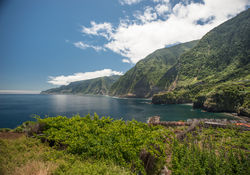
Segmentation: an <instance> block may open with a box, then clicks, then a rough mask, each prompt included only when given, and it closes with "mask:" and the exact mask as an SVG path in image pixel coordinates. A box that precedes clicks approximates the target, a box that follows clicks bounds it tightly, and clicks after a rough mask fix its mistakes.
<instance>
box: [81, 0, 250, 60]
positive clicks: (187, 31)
mask: <svg viewBox="0 0 250 175" xmlns="http://www.w3.org/2000/svg"><path fill="white" fill-rule="evenodd" d="M153 1H154V2H155V5H154V6H152V7H146V8H144V11H143V12H140V13H138V12H137V13H135V14H134V17H135V18H136V19H135V20H128V19H125V20H121V21H120V24H119V25H118V26H117V27H113V26H112V25H111V24H109V23H102V24H96V23H94V22H92V23H91V24H92V27H91V28H86V27H85V33H86V34H87V33H89V34H91V35H99V36H104V37H105V38H106V39H107V42H106V43H105V44H104V46H103V47H106V48H108V49H110V50H112V51H113V52H115V53H118V54H120V55H122V56H124V57H127V58H128V59H129V61H130V62H131V63H137V62H138V61H139V60H141V59H143V58H144V57H146V56H147V55H148V54H150V53H152V52H153V51H155V50H156V49H159V48H163V47H165V46H166V45H171V44H174V43H180V42H181V43H183V42H188V41H191V40H196V39H200V38H201V37H202V36H204V35H205V34H206V33H207V32H208V31H210V30H211V29H213V28H214V27H216V26H218V25H219V24H221V23H223V22H224V21H226V20H228V19H229V18H231V17H233V16H235V15H237V14H238V13H239V12H241V11H243V10H245V8H246V5H250V1H249V0H204V2H203V3H195V2H190V1H189V3H187V1H186V0H183V1H182V2H180V3H178V4H176V5H175V6H173V7H171V5H170V4H169V0H153ZM166 12H167V15H166ZM156 13H157V15H156ZM157 16H158V18H157ZM159 17H160V18H159ZM209 19H210V20H209ZM197 21H209V22H208V23H205V24H204V25H200V24H198V23H197ZM103 24H106V25H107V24H109V25H107V26H109V27H100V28H102V29H103V30H102V31H101V30H99V29H98V30H95V28H98V27H96V26H99V25H100V26H103ZM106 25H105V26H106ZM88 29H89V30H88ZM86 31H88V32H86ZM90 31H93V32H90Z"/></svg>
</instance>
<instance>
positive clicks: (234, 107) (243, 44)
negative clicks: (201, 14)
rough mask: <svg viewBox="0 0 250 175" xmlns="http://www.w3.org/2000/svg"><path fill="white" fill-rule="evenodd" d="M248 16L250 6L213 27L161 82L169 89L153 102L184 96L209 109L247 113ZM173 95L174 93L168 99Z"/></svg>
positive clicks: (248, 74)
mask: <svg viewBox="0 0 250 175" xmlns="http://www.w3.org/2000/svg"><path fill="white" fill-rule="evenodd" d="M249 19H250V9H248V10H246V11H245V12H242V13H240V14H239V15H238V16H236V17H234V18H232V19H230V20H228V21H226V22H225V23H223V24H221V25H219V26H218V27H216V28H214V29H213V30H211V31H210V32H208V33H207V34H206V35H205V36H204V37H203V38H202V39H201V40H200V41H199V42H198V44H197V45H196V46H195V47H194V48H192V49H191V50H190V51H188V52H185V53H184V54H183V55H181V56H180V58H179V60H178V62H177V63H176V64H175V65H174V66H173V67H171V68H170V69H169V70H168V71H167V72H166V73H165V75H164V76H163V77H162V78H161V80H160V81H159V86H160V87H165V88H166V89H168V92H166V93H161V94H157V95H154V97H153V100H152V102H153V103H166V104H168V103H172V102H173V101H174V102H176V103H179V100H178V99H184V101H185V100H187V101H188V100H190V101H194V102H195V107H202V108H203V109H206V110H208V111H214V112H221V111H227V112H239V111H242V112H241V113H242V114H246V113H248V111H249V98H247V97H249V95H247V94H249V92H250V89H249V80H250V20H249ZM229 87H232V89H230V88H229ZM235 87H237V88H238V89H241V90H237V88H236V89H234V88H235ZM227 88H229V89H227ZM171 94H175V95H174V96H173V95H172V97H171V98H169V97H170V96H171ZM242 96H244V97H242Z"/></svg>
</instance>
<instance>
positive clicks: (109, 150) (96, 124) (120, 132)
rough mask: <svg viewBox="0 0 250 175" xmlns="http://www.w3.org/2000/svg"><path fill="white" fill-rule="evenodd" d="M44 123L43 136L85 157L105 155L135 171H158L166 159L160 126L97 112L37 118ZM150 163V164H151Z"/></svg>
mask: <svg viewBox="0 0 250 175" xmlns="http://www.w3.org/2000/svg"><path fill="white" fill-rule="evenodd" d="M38 121H39V123H40V124H41V125H43V126H44V128H43V134H44V135H43V136H41V138H42V139H45V140H47V141H48V142H49V143H50V144H51V145H55V146H56V147H58V148H66V150H67V152H69V153H72V154H77V155H79V156H80V157H81V158H82V159H86V158H89V157H91V158H93V159H106V160H111V161H113V162H116V163H117V164H118V165H120V166H122V167H125V168H129V169H130V170H131V171H132V172H137V173H138V172H141V173H143V174H144V173H146V172H147V173H156V172H159V171H160V169H161V168H162V167H163V165H164V163H165V159H166V154H165V150H166V136H170V132H169V131H168V130H167V129H164V128H163V127H160V126H148V125H147V124H145V123H141V122H137V121H135V120H133V121H127V122H125V121H122V120H113V119H111V118H105V117H102V118H101V119H99V117H98V115H96V114H95V115H94V116H93V117H91V116H90V115H87V116H85V117H80V116H75V117H72V118H67V117H62V116H58V117H53V118H45V119H38ZM147 164H149V165H150V167H148V165H147Z"/></svg>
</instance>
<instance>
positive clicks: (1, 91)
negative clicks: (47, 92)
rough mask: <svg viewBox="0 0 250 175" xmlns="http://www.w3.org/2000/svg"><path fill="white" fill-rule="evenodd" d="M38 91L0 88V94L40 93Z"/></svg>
mask: <svg viewBox="0 0 250 175" xmlns="http://www.w3.org/2000/svg"><path fill="white" fill-rule="evenodd" d="M40 92H41V91H35V90H0V94H40Z"/></svg>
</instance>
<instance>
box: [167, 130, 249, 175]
mask: <svg viewBox="0 0 250 175" xmlns="http://www.w3.org/2000/svg"><path fill="white" fill-rule="evenodd" d="M249 146H250V133H249V131H244V132H242V131H239V130H237V129H220V128H218V129H214V128H209V129H205V128H203V129H201V131H196V132H193V133H192V135H191V134H190V135H188V137H187V138H186V139H185V140H184V141H182V142H180V141H177V140H174V141H173V143H172V161H171V164H172V165H171V170H172V173H173V174H178V175H185V174H190V175H191V174H192V175H196V174H197V175H203V174H204V175H206V174H211V175H221V174H227V175H233V174H237V175H247V174H248V173H249V172H250V160H249V149H250V147H249Z"/></svg>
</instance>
